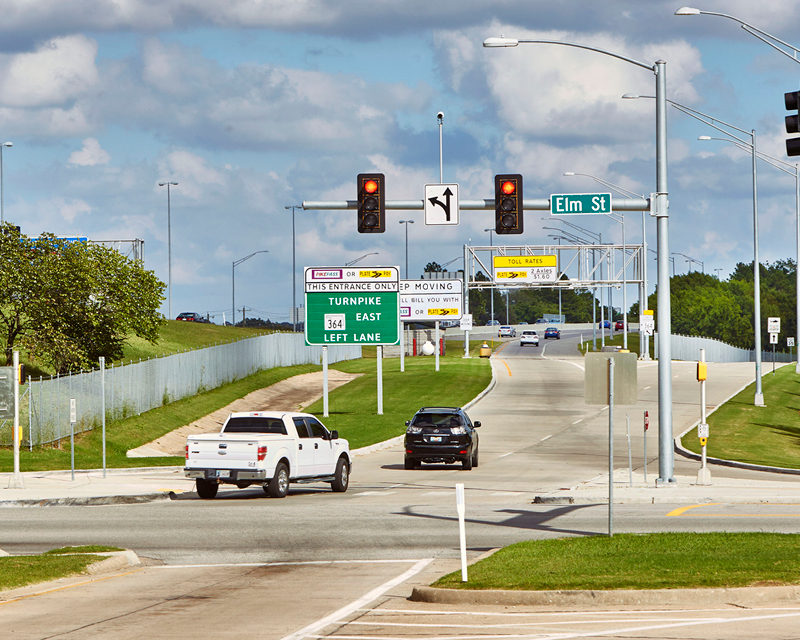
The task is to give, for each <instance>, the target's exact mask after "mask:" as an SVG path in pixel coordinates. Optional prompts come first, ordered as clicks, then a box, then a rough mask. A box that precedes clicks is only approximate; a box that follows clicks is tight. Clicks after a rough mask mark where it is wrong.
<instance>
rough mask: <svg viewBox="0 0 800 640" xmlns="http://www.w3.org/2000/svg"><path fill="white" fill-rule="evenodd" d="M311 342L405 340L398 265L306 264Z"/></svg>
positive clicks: (385, 342) (387, 342) (307, 332)
mask: <svg viewBox="0 0 800 640" xmlns="http://www.w3.org/2000/svg"><path fill="white" fill-rule="evenodd" d="M304 280H305V297H306V327H305V337H306V344H308V345H331V344H360V345H390V344H397V343H398V342H399V341H400V319H399V315H400V293H399V283H400V270H399V268H398V267H378V268H375V269H359V268H356V267H306V269H305V278H304Z"/></svg>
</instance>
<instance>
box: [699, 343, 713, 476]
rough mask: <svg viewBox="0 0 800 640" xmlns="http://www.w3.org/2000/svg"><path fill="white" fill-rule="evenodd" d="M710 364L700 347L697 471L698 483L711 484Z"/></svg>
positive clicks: (704, 351)
mask: <svg viewBox="0 0 800 640" xmlns="http://www.w3.org/2000/svg"><path fill="white" fill-rule="evenodd" d="M707 378H708V365H707V364H706V350H705V349H700V360H699V361H698V363H697V381H698V382H699V383H700V424H698V425H697V435H698V437H699V438H700V470H699V471H698V472H697V484H711V471H709V470H708V465H707V464H706V443H707V442H708V423H707V422H706V379H707Z"/></svg>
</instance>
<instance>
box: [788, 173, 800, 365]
mask: <svg viewBox="0 0 800 640" xmlns="http://www.w3.org/2000/svg"><path fill="white" fill-rule="evenodd" d="M794 188H795V199H794V203H795V205H794V206H795V220H796V224H797V261H796V262H795V265H794V267H795V275H796V278H797V279H796V287H795V288H796V293H797V295H796V305H797V306H796V311H795V313H796V314H797V315H796V318H797V326H796V328H795V334H794V335H795V339H794V343H795V345H800V164H796V165H794ZM789 352H790V353H791V349H790V350H789ZM797 353H798V354H800V346H798V348H797ZM794 372H795V373H800V355H798V358H797V363H796V364H795V365H794Z"/></svg>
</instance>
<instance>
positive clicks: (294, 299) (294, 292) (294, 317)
mask: <svg viewBox="0 0 800 640" xmlns="http://www.w3.org/2000/svg"><path fill="white" fill-rule="evenodd" d="M302 208H303V206H302V205H299V204H290V205H289V206H288V207H284V209H291V210H292V332H296V331H297V297H296V296H297V282H296V278H297V266H296V265H295V241H294V210H295V209H302Z"/></svg>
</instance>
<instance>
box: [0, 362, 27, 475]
mask: <svg viewBox="0 0 800 640" xmlns="http://www.w3.org/2000/svg"><path fill="white" fill-rule="evenodd" d="M12 364H13V366H11V367H0V418H3V419H5V420H8V419H12V420H13V422H12V423H11V424H12V430H11V439H12V440H13V451H14V473H13V474H12V475H11V478H10V479H9V481H8V488H9V489H24V488H25V482H24V480H23V478H22V473H20V469H19V446H20V441H21V440H22V438H21V436H22V434H21V432H20V427H19V384H20V381H19V351H14V352H13V360H12Z"/></svg>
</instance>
